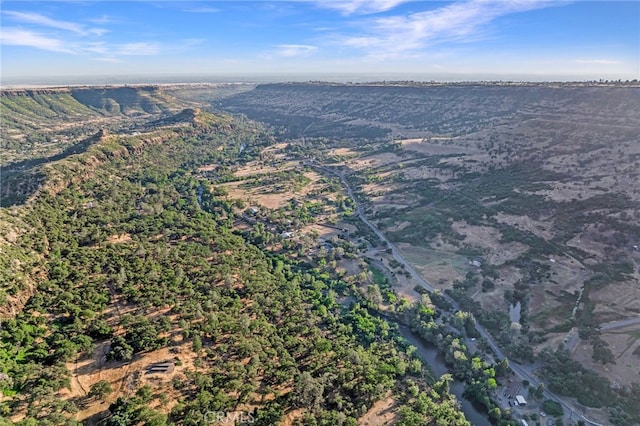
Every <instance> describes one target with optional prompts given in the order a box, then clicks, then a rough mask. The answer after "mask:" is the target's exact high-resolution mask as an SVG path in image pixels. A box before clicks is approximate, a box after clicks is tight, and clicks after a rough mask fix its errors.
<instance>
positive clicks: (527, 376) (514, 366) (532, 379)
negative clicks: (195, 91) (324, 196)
mask: <svg viewBox="0 0 640 426" xmlns="http://www.w3.org/2000/svg"><path fill="white" fill-rule="evenodd" d="M305 165H307V166H310V167H313V168H315V169H317V170H320V171H323V172H325V173H329V174H333V175H335V176H337V177H338V178H339V179H340V181H341V182H342V185H343V186H344V187H345V188H346V190H347V194H348V195H349V197H350V198H351V199H352V200H353V202H354V204H355V206H356V214H357V215H358V217H359V218H360V220H361V221H362V222H363V223H365V224H366V225H367V226H368V227H369V228H370V229H371V231H372V232H373V233H374V234H375V235H376V236H377V237H378V238H380V240H381V241H383V242H385V243H386V244H387V247H388V248H390V249H391V254H392V256H393V258H394V259H395V260H396V261H397V262H398V263H400V264H402V265H403V266H404V268H405V270H406V271H407V272H409V274H410V275H411V276H412V277H413V279H415V280H416V281H417V282H418V283H419V284H420V285H421V286H422V287H424V288H425V289H426V290H428V291H429V292H433V291H435V290H436V289H435V288H434V287H433V286H432V285H431V284H429V282H427V280H425V279H424V278H423V277H422V275H420V274H419V273H418V272H417V271H416V270H415V269H414V268H413V266H411V264H410V263H409V262H408V261H407V260H405V258H404V257H403V256H402V253H400V250H398V248H397V247H396V246H395V245H394V244H393V243H392V242H391V241H389V240H388V239H387V237H386V236H385V235H384V234H383V233H382V232H381V231H380V230H379V229H378V228H377V227H376V226H375V225H374V224H373V223H372V222H371V221H370V220H369V219H368V218H367V217H366V216H365V215H364V212H363V208H362V204H361V203H360V202H359V201H358V199H357V198H356V196H355V195H354V193H353V189H352V188H351V186H350V185H349V182H348V181H347V179H346V177H345V176H344V174H343V173H340V172H339V171H337V170H333V169H331V168H329V167H326V166H323V165H321V164H317V163H314V162H308V161H305ZM442 296H443V297H444V299H445V300H447V301H448V302H449V303H450V304H451V305H452V306H453V308H454V309H455V310H456V311H457V310H459V309H460V308H459V305H458V303H457V302H456V301H455V300H453V299H451V298H450V297H449V296H447V295H446V294H444V293H442ZM635 320H636V319H634V320H626V321H635ZM637 320H638V322H640V318H638V319H637ZM634 323H635V322H631V324H634ZM476 329H477V330H478V333H480V335H481V336H482V337H483V338H484V339H485V340H486V342H487V344H488V345H489V347H490V348H491V349H492V350H493V352H494V353H495V356H496V359H498V360H502V359H504V358H506V356H505V354H504V352H503V351H502V350H501V349H500V347H499V346H498V345H497V344H496V342H495V340H494V339H493V337H492V336H491V335H490V334H489V333H488V332H487V331H486V330H485V329H484V327H482V326H481V325H480V324H478V323H476ZM468 343H469V342H467V344H468ZM509 366H510V367H511V370H512V371H513V372H514V373H515V374H516V375H517V376H519V377H520V378H521V379H523V380H528V381H529V383H530V384H531V386H534V387H535V386H538V385H539V384H540V383H541V381H540V380H539V379H538V378H537V377H536V376H535V375H534V374H533V371H534V370H535V369H536V367H537V366H536V365H535V364H531V365H522V364H518V363H516V362H512V361H509ZM543 395H544V397H545V398H548V399H551V400H554V401H557V402H558V403H560V404H561V405H562V407H563V408H564V409H565V418H567V419H570V418H573V415H574V414H576V416H577V417H578V418H579V419H581V420H583V421H584V422H585V423H587V424H589V425H592V426H604V425H602V424H600V423H597V422H594V421H592V420H589V419H588V418H586V417H585V416H584V415H582V414H579V413H580V411H581V410H580V409H578V408H576V407H575V406H574V405H573V404H571V403H569V402H567V401H566V400H564V399H563V398H561V397H560V396H558V395H556V394H555V393H553V392H551V391H549V390H547V389H546V386H545V391H544V394H543ZM567 411H568V412H569V415H567V413H566V412H567Z"/></svg>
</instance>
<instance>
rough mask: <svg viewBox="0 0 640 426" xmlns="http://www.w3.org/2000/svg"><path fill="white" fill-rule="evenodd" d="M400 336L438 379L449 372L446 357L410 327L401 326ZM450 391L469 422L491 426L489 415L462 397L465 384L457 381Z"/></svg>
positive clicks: (450, 385)
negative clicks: (410, 345)
mask: <svg viewBox="0 0 640 426" xmlns="http://www.w3.org/2000/svg"><path fill="white" fill-rule="evenodd" d="M400 334H402V337H404V338H405V339H406V340H407V341H408V342H409V343H410V344H412V345H413V346H415V347H416V348H417V349H418V351H417V352H418V355H419V356H420V358H422V360H423V361H425V362H426V363H427V364H429V366H430V367H431V371H433V374H435V376H436V377H440V376H442V375H443V374H445V373H448V372H449V369H448V368H447V365H446V364H445V362H444V356H443V355H442V354H441V353H440V352H438V349H437V348H436V347H435V346H434V345H433V344H431V343H429V342H426V341H424V340H423V339H422V338H421V337H420V336H418V335H417V334H415V333H413V332H412V331H411V330H410V329H409V327H406V326H400ZM449 390H450V391H451V393H452V394H454V395H455V396H456V398H457V399H458V401H460V406H461V408H462V412H463V413H464V415H465V417H466V418H467V420H469V422H470V423H471V424H472V425H474V426H485V425H490V424H491V422H489V418H488V416H487V414H486V413H485V412H484V411H482V409H481V408H476V407H475V406H474V405H473V403H472V402H471V401H469V400H468V399H467V398H464V397H463V396H462V393H463V392H464V383H462V382H460V381H459V380H455V381H453V382H451V383H450V384H449Z"/></svg>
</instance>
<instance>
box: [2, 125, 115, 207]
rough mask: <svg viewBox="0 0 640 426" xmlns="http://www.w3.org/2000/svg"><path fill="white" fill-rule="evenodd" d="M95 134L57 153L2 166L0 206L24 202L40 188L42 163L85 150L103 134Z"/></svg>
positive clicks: (42, 175)
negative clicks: (40, 167)
mask: <svg viewBox="0 0 640 426" xmlns="http://www.w3.org/2000/svg"><path fill="white" fill-rule="evenodd" d="M103 134H104V133H103V132H102V131H100V132H98V133H97V134H95V135H93V136H91V137H89V138H87V139H84V140H82V141H80V142H78V143H76V144H73V145H71V146H69V147H67V148H65V150H64V151H61V152H59V153H58V154H54V155H50V156H47V157H41V158H32V159H28V160H21V161H15V162H13V163H8V164H7V165H5V166H3V167H2V169H1V170H0V207H12V206H17V205H21V204H24V203H25V202H26V201H27V200H28V199H29V197H31V196H32V195H33V194H34V193H35V192H36V191H37V190H38V188H40V186H41V185H42V183H43V182H44V179H45V175H44V173H42V171H41V170H40V169H39V166H40V165H42V164H47V163H51V162H54V161H59V160H62V159H64V158H67V157H69V156H71V155H75V154H79V153H82V152H85V151H86V150H87V149H88V148H89V147H90V146H91V145H93V144H95V143H97V142H99V141H100V138H101V137H102V136H103Z"/></svg>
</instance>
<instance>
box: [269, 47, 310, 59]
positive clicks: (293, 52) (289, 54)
mask: <svg viewBox="0 0 640 426" xmlns="http://www.w3.org/2000/svg"><path fill="white" fill-rule="evenodd" d="M275 48H276V54H277V55H278V56H281V57H285V58H293V57H297V56H304V55H308V54H310V53H312V52H314V51H315V50H317V49H318V47H317V46H311V45H308V44H280V45H277V46H275Z"/></svg>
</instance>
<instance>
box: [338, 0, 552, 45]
mask: <svg viewBox="0 0 640 426" xmlns="http://www.w3.org/2000/svg"><path fill="white" fill-rule="evenodd" d="M556 4H557V3H556ZM550 5H553V2H551V1H549V0H506V1H492V0H468V1H464V2H457V3H452V4H449V5H447V6H444V7H440V8H437V9H433V10H428V11H424V12H416V13H411V14H408V15H396V16H390V17H380V18H376V19H372V20H368V21H367V22H366V23H365V24H366V27H365V28H366V29H365V30H364V31H363V33H362V34H359V35H356V36H346V37H341V38H340V40H339V42H340V43H341V44H343V45H346V46H351V47H355V48H360V49H366V50H368V53H369V55H370V56H374V57H375V56H378V57H393V56H396V55H405V54H406V53H407V52H412V51H417V50H419V49H423V48H425V47H427V46H430V45H434V44H437V43H441V42H445V41H457V42H468V41H473V40H476V39H477V38H479V37H480V35H481V34H482V31H483V29H484V28H485V27H486V26H487V24H489V23H490V22H491V21H493V20H494V19H496V18H499V17H501V16H504V15H508V14H512V13H517V12H524V11H528V10H533V9H538V8H543V7H548V6H550Z"/></svg>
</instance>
